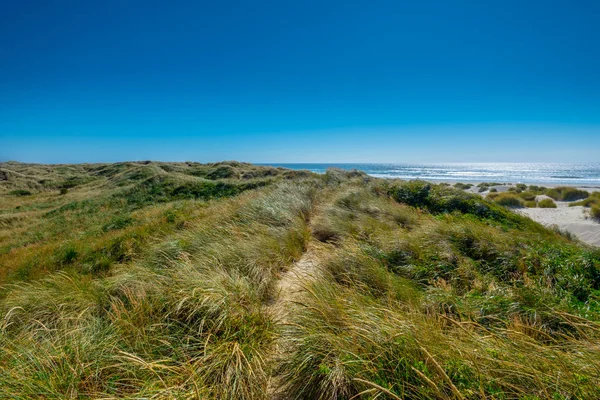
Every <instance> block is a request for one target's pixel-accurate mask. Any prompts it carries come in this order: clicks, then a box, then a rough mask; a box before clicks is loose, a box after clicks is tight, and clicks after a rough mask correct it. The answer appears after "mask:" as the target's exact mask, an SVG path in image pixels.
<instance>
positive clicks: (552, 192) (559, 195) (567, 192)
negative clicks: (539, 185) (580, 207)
mask: <svg viewBox="0 0 600 400" xmlns="http://www.w3.org/2000/svg"><path fill="white" fill-rule="evenodd" d="M545 194H546V196H549V197H552V198H553V199H554V200H560V201H575V200H581V199H585V198H587V197H588V196H589V195H590V193H589V192H587V191H585V190H580V189H577V188H573V187H568V186H559V187H555V188H552V189H548V190H546V193H545Z"/></svg>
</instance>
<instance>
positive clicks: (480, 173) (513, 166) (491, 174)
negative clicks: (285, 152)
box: [262, 163, 600, 186]
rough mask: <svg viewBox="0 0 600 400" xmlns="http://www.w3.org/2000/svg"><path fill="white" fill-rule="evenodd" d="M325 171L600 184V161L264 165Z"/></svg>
mask: <svg viewBox="0 0 600 400" xmlns="http://www.w3.org/2000/svg"><path fill="white" fill-rule="evenodd" d="M262 165H272V166H281V167H285V168H290V169H307V170H310V171H313V172H317V173H324V172H325V171H326V170H327V168H331V167H335V168H341V169H346V170H350V169H358V170H361V171H364V172H366V173H367V174H369V175H371V176H375V177H379V178H400V179H426V180H433V181H460V182H492V181H493V182H501V183H505V182H511V183H530V184H531V183H534V184H558V185H573V186H575V185H579V186H585V185H600V163H592V164H590V163H588V164H541V163H535V164H532V163H460V164H459V163H452V164H262Z"/></svg>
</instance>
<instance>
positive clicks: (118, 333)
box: [0, 162, 600, 399]
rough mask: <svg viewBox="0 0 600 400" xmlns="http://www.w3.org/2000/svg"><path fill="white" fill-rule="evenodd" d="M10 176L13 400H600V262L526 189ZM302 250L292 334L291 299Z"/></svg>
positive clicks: (191, 172)
mask: <svg viewBox="0 0 600 400" xmlns="http://www.w3.org/2000/svg"><path fill="white" fill-rule="evenodd" d="M0 168H1V169H2V171H5V170H6V171H8V172H6V176H7V177H9V179H10V180H9V181H3V184H4V186H2V187H1V188H2V192H1V194H0V263H1V264H0V265H1V266H2V268H1V269H0V271H1V274H0V282H1V284H2V289H1V290H0V312H1V313H2V319H0V321H1V323H0V330H1V334H0V349H1V351H0V397H1V398H202V399H265V398H273V397H274V396H273V393H272V388H273V385H276V386H278V387H277V389H278V391H279V392H280V393H281V395H282V398H298V399H334V398H339V399H350V398H356V399H358V398H364V399H375V398H390V399H397V398H407V399H432V398H433V399H448V398H464V399H479V398H490V399H491V398H494V399H512V398H524V399H534V398H535V399H558V398H561V399H571V398H572V399H575V398H581V399H584V398H599V397H600V389H599V387H598V385H597V382H598V381H599V380H600V372H599V371H600V361H599V360H600V349H599V348H598V346H597V343H598V341H600V250H598V249H595V248H591V247H587V246H583V245H581V244H580V243H579V242H576V241H572V240H571V238H570V237H568V236H567V235H563V234H561V233H560V232H555V231H553V230H549V229H546V228H544V227H542V226H541V225H539V224H537V223H535V222H533V221H531V220H530V219H528V218H524V217H521V216H519V215H517V214H515V213H513V212H512V211H511V210H509V209H507V208H506V207H505V206H503V205H502V203H503V202H504V201H503V200H502V199H503V198H507V197H510V198H511V199H516V201H517V202H519V204H522V203H523V202H526V201H534V200H526V199H525V198H524V197H523V196H529V192H532V193H533V192H534V190H533V189H532V188H529V190H528V191H522V193H520V195H519V194H516V193H510V194H508V193H492V194H490V195H489V196H488V199H483V198H481V197H480V196H478V195H476V194H470V193H467V192H465V191H463V190H460V189H458V188H452V187H450V186H447V185H434V184H430V183H427V182H423V181H410V182H405V181H399V180H381V179H375V178H370V177H368V176H366V175H365V174H364V173H361V172H360V171H350V172H344V171H341V170H330V171H328V172H327V173H326V174H323V175H315V174H311V173H309V172H306V171H300V172H296V171H287V170H284V169H278V168H270V167H264V168H263V167H255V166H251V165H249V164H243V163H236V162H226V163H219V164H208V165H205V164H198V163H154V162H141V163H118V164H95V165H73V166H71V165H64V166H44V165H29V164H15V163H5V164H2V165H0ZM65 182H71V183H73V185H72V186H69V189H68V192H67V193H64V194H62V195H61V194H60V188H61V187H64V183H65ZM69 185H70V184H69ZM19 189H22V190H29V191H31V193H32V194H31V195H30V196H23V197H19V196H14V195H11V194H10V192H11V191H13V190H19ZM498 200H500V201H498ZM511 201H512V200H511ZM541 203H542V202H540V206H541ZM508 204H510V203H508ZM509 206H510V205H509ZM593 211H594V207H592V208H591V212H593ZM315 249H316V250H315ZM307 251H309V252H311V257H312V259H313V260H314V262H315V263H316V264H317V267H316V268H317V269H316V271H317V272H315V274H314V276H313V275H311V278H310V279H306V281H303V282H302V285H301V289H299V293H298V298H297V299H295V300H294V301H293V302H291V303H289V304H287V306H286V309H287V312H288V313H289V314H288V317H287V319H286V320H281V319H280V318H278V317H277V315H276V314H275V313H274V312H273V310H272V305H273V303H274V302H275V301H276V299H277V298H278V294H279V290H280V289H278V286H277V282H278V281H279V280H280V279H281V277H282V276H283V274H285V272H286V271H287V270H288V269H289V268H291V266H292V265H293V264H294V263H295V262H296V261H297V260H299V259H301V258H302V257H303V256H304V255H306V254H307Z"/></svg>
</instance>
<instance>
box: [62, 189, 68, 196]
mask: <svg viewBox="0 0 600 400" xmlns="http://www.w3.org/2000/svg"><path fill="white" fill-rule="evenodd" d="M67 193H69V189H67V188H65V187H64V188H61V189H60V194H61V196H62V195H65V194H67Z"/></svg>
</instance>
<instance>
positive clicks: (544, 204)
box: [538, 199, 556, 208]
mask: <svg viewBox="0 0 600 400" xmlns="http://www.w3.org/2000/svg"><path fill="white" fill-rule="evenodd" d="M538 207H540V208H556V203H555V202H554V201H553V200H552V199H543V200H541V201H540V202H539V203H538Z"/></svg>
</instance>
